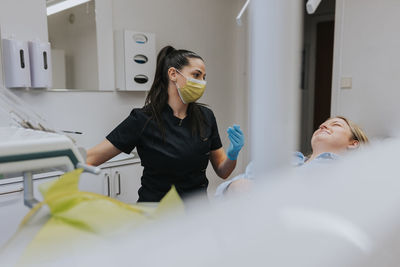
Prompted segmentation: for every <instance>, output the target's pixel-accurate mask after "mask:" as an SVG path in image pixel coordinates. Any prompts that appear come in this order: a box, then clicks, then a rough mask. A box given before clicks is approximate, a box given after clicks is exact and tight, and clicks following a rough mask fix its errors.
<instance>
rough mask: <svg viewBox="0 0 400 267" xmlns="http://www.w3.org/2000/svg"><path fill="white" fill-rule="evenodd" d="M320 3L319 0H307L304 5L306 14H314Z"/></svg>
mask: <svg viewBox="0 0 400 267" xmlns="http://www.w3.org/2000/svg"><path fill="white" fill-rule="evenodd" d="M320 3H321V0H308V1H307V4H306V9H307V13H308V14H314V13H315V11H316V10H317V8H318V6H319V4H320Z"/></svg>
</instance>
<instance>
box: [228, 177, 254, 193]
mask: <svg viewBox="0 0 400 267" xmlns="http://www.w3.org/2000/svg"><path fill="white" fill-rule="evenodd" d="M253 183H254V182H253V181H252V180H249V179H246V178H241V179H238V180H235V181H233V182H232V183H231V184H230V185H229V186H228V188H227V189H226V192H225V194H226V195H228V196H231V195H240V194H243V193H247V192H250V191H251V189H252V187H253Z"/></svg>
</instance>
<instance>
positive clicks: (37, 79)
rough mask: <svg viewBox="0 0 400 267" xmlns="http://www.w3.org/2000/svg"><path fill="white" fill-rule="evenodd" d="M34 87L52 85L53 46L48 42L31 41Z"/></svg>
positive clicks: (30, 55) (30, 56) (30, 51)
mask: <svg viewBox="0 0 400 267" xmlns="http://www.w3.org/2000/svg"><path fill="white" fill-rule="evenodd" d="M29 60H30V66H31V81H32V85H31V87H32V88H50V87H52V72H51V70H52V68H51V48H50V43H48V42H39V41H34V42H29Z"/></svg>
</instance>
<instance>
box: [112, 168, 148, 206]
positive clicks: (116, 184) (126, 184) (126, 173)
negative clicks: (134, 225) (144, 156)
mask: <svg viewBox="0 0 400 267" xmlns="http://www.w3.org/2000/svg"><path fill="white" fill-rule="evenodd" d="M111 172H112V175H113V186H112V187H113V188H112V196H113V197H114V198H116V199H118V200H120V201H122V202H125V203H129V204H134V203H136V201H137V200H138V198H139V196H138V190H139V188H140V185H141V183H140V178H141V177H142V173H143V167H142V166H141V165H140V163H134V164H129V165H124V166H119V167H114V168H112V169H111Z"/></svg>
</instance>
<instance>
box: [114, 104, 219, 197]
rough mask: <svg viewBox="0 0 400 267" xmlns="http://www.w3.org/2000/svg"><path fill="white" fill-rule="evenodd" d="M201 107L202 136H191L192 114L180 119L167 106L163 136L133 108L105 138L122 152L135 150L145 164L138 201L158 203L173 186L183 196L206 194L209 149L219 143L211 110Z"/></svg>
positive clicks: (217, 146) (157, 128)
mask: <svg viewBox="0 0 400 267" xmlns="http://www.w3.org/2000/svg"><path fill="white" fill-rule="evenodd" d="M200 109H201V112H202V113H203V115H204V118H205V121H206V123H207V127H206V131H205V135H204V134H203V135H204V136H199V135H198V134H196V135H194V136H193V135H192V131H191V128H190V125H189V120H190V116H191V114H187V116H186V117H185V118H184V119H182V120H181V119H179V118H177V117H175V116H174V115H173V111H172V109H171V107H170V106H169V105H167V106H166V108H165V109H164V110H163V112H162V119H163V123H164V124H163V126H164V128H165V133H164V134H165V137H163V134H162V132H161V131H160V129H159V127H158V125H157V123H156V122H155V121H154V120H148V119H149V116H148V115H147V114H146V113H145V112H144V110H143V109H133V110H132V112H131V113H130V115H129V116H128V117H127V118H126V119H125V120H124V121H123V122H121V124H119V125H118V126H117V127H116V128H115V129H114V130H113V131H112V132H111V133H110V134H109V135H108V136H107V137H106V138H107V140H108V141H110V142H111V143H112V144H113V145H114V146H115V147H116V148H118V149H119V150H121V151H123V152H125V153H130V152H131V151H132V150H133V149H134V148H135V147H136V149H137V152H138V154H139V157H140V159H141V164H142V166H143V167H144V169H143V175H142V178H141V184H142V186H141V188H140V189H139V192H138V193H139V200H138V202H158V201H160V200H161V199H162V198H163V196H164V195H165V194H166V193H167V192H168V191H169V190H170V189H171V186H172V185H174V186H175V187H176V189H177V191H178V193H179V195H180V196H181V197H182V198H185V197H186V196H188V195H192V194H194V193H204V194H206V192H207V186H208V180H207V177H206V168H207V165H208V161H209V157H210V151H212V150H215V149H218V148H221V147H222V144H221V139H220V137H219V134H218V127H217V122H216V120H215V117H214V114H213V112H212V111H211V110H210V109H208V108H206V107H203V106H200ZM188 110H189V109H188ZM132 179H136V177H132Z"/></svg>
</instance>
